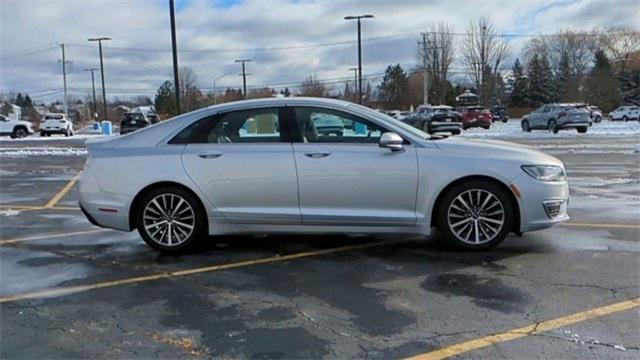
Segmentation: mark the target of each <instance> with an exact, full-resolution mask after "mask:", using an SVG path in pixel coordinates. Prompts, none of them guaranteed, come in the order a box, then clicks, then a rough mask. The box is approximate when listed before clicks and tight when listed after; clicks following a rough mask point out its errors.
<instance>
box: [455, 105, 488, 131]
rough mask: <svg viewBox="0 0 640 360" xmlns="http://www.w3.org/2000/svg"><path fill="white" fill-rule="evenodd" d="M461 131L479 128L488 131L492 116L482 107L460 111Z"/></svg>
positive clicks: (466, 108)
mask: <svg viewBox="0 0 640 360" xmlns="http://www.w3.org/2000/svg"><path fill="white" fill-rule="evenodd" d="M461 113H462V129H464V130H466V129H468V128H472V127H481V128H483V129H489V128H490V127H491V122H492V120H493V115H491V111H489V109H487V108H485V107H482V106H469V107H465V108H462V109H461Z"/></svg>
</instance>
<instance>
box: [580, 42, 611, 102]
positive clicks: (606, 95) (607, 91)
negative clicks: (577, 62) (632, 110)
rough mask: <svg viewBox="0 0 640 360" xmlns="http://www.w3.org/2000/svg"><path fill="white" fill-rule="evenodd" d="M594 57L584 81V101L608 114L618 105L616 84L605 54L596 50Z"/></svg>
mask: <svg viewBox="0 0 640 360" xmlns="http://www.w3.org/2000/svg"><path fill="white" fill-rule="evenodd" d="M594 57H595V64H594V67H593V69H592V71H591V76H589V78H588V79H587V80H586V81H585V86H584V93H585V100H586V101H587V102H589V103H591V104H595V105H598V106H600V108H601V109H602V110H604V111H606V112H608V111H611V110H613V109H614V108H615V107H616V106H617V105H618V104H619V103H620V93H619V87H618V82H617V80H616V77H615V75H614V74H613V71H612V69H611V63H610V62H609V58H607V55H606V54H605V52H604V51H602V50H596V52H595V54H594Z"/></svg>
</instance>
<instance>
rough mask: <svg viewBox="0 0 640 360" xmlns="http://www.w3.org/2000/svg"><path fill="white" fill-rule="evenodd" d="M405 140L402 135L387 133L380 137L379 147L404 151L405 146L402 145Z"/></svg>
mask: <svg viewBox="0 0 640 360" xmlns="http://www.w3.org/2000/svg"><path fill="white" fill-rule="evenodd" d="M403 142H404V140H403V139H402V138H401V137H400V135H398V134H396V133H392V132H386V133H384V134H382V136H380V142H379V143H378V145H379V146H380V147H381V148H387V149H391V151H402V150H404V146H403V145H402V143H403Z"/></svg>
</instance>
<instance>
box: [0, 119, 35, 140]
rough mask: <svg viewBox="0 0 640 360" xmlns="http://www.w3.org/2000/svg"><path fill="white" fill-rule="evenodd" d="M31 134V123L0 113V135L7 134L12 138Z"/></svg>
mask: <svg viewBox="0 0 640 360" xmlns="http://www.w3.org/2000/svg"><path fill="white" fill-rule="evenodd" d="M29 134H33V125H32V124H31V123H30V122H28V121H24V120H15V119H11V118H9V117H6V116H4V115H2V114H0V135H9V136H11V138H12V139H15V138H21V137H25V136H27V135H29Z"/></svg>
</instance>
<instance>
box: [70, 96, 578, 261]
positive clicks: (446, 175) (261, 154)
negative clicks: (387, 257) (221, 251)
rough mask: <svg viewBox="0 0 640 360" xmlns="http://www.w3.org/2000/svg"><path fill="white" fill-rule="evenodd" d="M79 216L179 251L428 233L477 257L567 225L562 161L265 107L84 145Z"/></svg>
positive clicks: (321, 113) (282, 102) (326, 109)
mask: <svg viewBox="0 0 640 360" xmlns="http://www.w3.org/2000/svg"><path fill="white" fill-rule="evenodd" d="M88 151H89V157H88V160H87V163H86V165H85V170H84V172H83V176H82V178H81V180H80V206H81V208H82V211H83V212H84V214H85V215H86V216H87V218H88V219H89V220H90V221H91V222H92V223H94V224H96V225H98V226H102V227H108V228H113V229H118V230H124V231H131V230H133V229H138V231H139V233H140V235H141V237H142V238H143V239H144V241H145V242H146V243H147V244H148V245H149V246H151V247H152V248H154V249H157V250H161V251H167V252H180V251H183V250H185V249H186V248H190V247H192V246H193V245H195V244H196V243H197V242H199V241H202V240H205V239H207V235H220V234H265V233H324V234H326V233H341V234H345V233H359V234H363V233H365V234H381V233H386V234H391V233H393V234H399V233H402V234H419V235H425V236H426V235H429V234H430V233H431V231H432V228H434V227H435V228H438V229H439V230H440V232H441V233H442V234H443V236H442V238H443V239H446V240H447V241H449V242H451V243H452V244H454V245H456V246H459V247H462V248H466V249H474V250H481V249H488V248H490V247H492V246H495V245H497V244H498V243H500V242H501V241H502V240H503V239H504V238H505V237H506V236H507V234H508V233H510V232H514V233H517V234H520V233H523V232H526V231H532V230H538V229H543V228H547V227H549V226H552V225H553V224H556V223H558V222H562V221H566V220H568V219H569V217H568V215H567V204H568V200H569V190H568V189H569V187H568V183H567V180H566V177H565V170H564V166H563V164H562V163H561V162H560V161H559V160H558V159H556V158H554V157H551V156H548V155H545V154H543V153H540V152H538V151H534V150H531V149H529V148H527V147H524V146H520V145H516V144H511V143H507V142H498V141H491V142H490V141H472V140H465V139H460V138H442V137H430V136H429V135H428V134H426V133H424V132H422V131H420V130H418V129H415V128H413V127H411V126H409V125H406V124H404V123H402V122H400V121H397V120H395V119H392V118H390V117H389V116H386V115H384V114H382V113H379V112H377V111H373V110H371V109H369V108H366V107H363V106H359V105H356V104H352V103H348V102H344V101H337V100H328V99H315V98H273V99H261V100H249V101H240V102H235V103H228V104H222V105H217V106H212V107H208V108H205V109H201V110H198V111H194V112H191V113H188V114H184V115H181V116H178V117H175V118H173V119H171V120H168V121H165V122H162V123H159V124H156V125H153V126H150V127H148V128H145V129H142V130H139V131H137V132H135V133H131V134H128V135H126V136H121V137H116V138H109V139H101V140H97V141H89V142H88Z"/></svg>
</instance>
